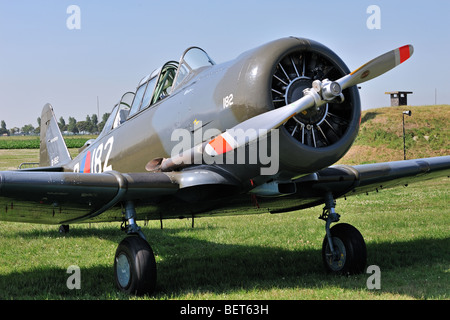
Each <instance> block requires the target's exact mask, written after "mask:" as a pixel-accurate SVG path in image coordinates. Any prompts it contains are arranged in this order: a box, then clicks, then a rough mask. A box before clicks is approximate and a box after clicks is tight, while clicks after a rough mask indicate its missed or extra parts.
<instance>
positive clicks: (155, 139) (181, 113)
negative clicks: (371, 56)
mask: <svg viewBox="0 0 450 320" xmlns="http://www.w3.org/2000/svg"><path fill="white" fill-rule="evenodd" d="M302 50H303V51H302ZM292 52H294V53H295V54H297V52H300V53H301V52H308V54H311V55H312V57H313V58H314V59H316V60H317V61H314V63H315V64H316V65H319V66H320V64H319V63H320V61H321V60H319V59H318V58H316V56H315V55H317V54H318V53H320V54H322V55H323V56H325V57H328V56H330V57H331V58H330V60H331V61H332V62H333V63H334V67H335V68H336V69H337V72H336V74H345V73H346V72H348V70H347V68H346V66H345V65H344V64H343V63H342V62H341V61H340V60H339V59H338V58H337V57H336V56H335V55H334V54H333V53H332V52H331V51H330V50H329V49H327V48H325V47H323V46H322V45H320V44H318V43H316V42H313V41H310V40H306V39H297V38H285V39H280V40H277V41H274V42H271V43H268V44H266V45H263V46H261V47H258V48H256V49H253V50H250V51H247V52H245V53H243V54H241V55H240V56H239V57H237V58H236V59H234V60H232V61H229V62H226V63H222V64H209V65H208V64H206V65H203V66H200V67H199V68H196V69H193V70H190V72H189V73H188V75H187V76H185V78H184V79H183V80H182V81H179V82H178V83H177V84H175V83H174V84H173V87H172V91H171V92H170V94H168V95H167V96H165V97H164V98H162V99H160V100H158V101H156V102H155V103H151V104H149V105H147V106H143V107H141V109H140V110H138V111H137V112H133V114H132V115H130V116H128V118H127V119H126V121H124V122H123V123H122V124H120V125H118V126H116V127H115V128H105V130H104V131H103V132H102V134H101V135H100V136H99V138H98V139H97V140H96V141H94V142H93V143H92V144H91V145H90V146H89V147H88V148H86V149H85V150H83V152H82V153H80V155H78V156H77V157H76V158H75V159H74V160H73V161H72V162H70V163H69V164H68V165H66V166H65V167H64V170H65V171H76V172H91V173H92V172H93V173H100V172H104V171H110V170H115V171H118V172H123V173H127V172H145V171H146V165H147V164H148V163H149V161H151V160H152V159H155V158H170V157H171V156H173V155H174V154H175V153H177V152H182V151H184V149H186V148H187V147H194V146H195V145H198V144H201V143H202V142H204V141H207V140H210V139H211V138H212V137H214V136H216V135H218V134H220V133H221V132H224V131H225V130H227V129H229V128H232V127H234V126H235V125H236V124H238V123H240V122H242V121H244V120H247V119H249V118H251V117H254V116H256V115H259V114H262V113H264V112H267V111H269V110H272V109H274V108H275V107H276V106H274V104H275V103H274V98H273V95H274V91H277V90H273V89H271V88H273V86H274V85H273V83H274V81H275V80H274V79H278V77H276V72H278V71H277V70H278V69H279V68H280V67H279V66H280V65H281V68H282V62H281V61H282V59H285V57H286V55H290V54H293V53H292ZM205 54H206V53H205ZM313 58H311V59H313ZM321 59H323V57H321ZM291 60H292V61H293V59H292V58H291ZM304 60H306V58H304ZM336 60H338V61H336ZM182 62H183V58H182V60H180V63H179V66H181V65H182ZM292 64H293V65H294V62H292ZM299 64H300V62H299ZM304 64H306V63H304ZM294 67H295V65H294ZM179 68H180V67H179ZM295 69H296V72H298V71H297V68H295ZM298 69H300V68H298ZM316 69H317V67H316ZM324 69H325V67H324ZM311 70H313V69H311ZM283 71H284V69H283ZM284 72H285V73H287V72H286V71H284ZM314 72H315V71H314ZM161 77H162V74H161ZM287 77H288V78H289V77H290V76H289V75H287ZM294 77H295V76H292V78H294ZM314 77H317V76H316V75H313V71H311V74H310V75H309V74H307V73H306V72H305V71H304V74H303V75H302V76H300V77H297V78H296V79H293V80H292V81H291V82H290V84H289V86H288V87H287V88H286V96H287V95H288V94H289V96H290V99H294V98H298V94H299V93H298V91H299V90H300V89H301V88H302V87H301V85H303V82H305V83H306V82H308V81H310V80H312V79H314ZM145 79H146V78H145ZM178 80H179V79H178ZM175 81H177V80H175ZM284 82H287V80H285V81H283V83H284ZM141 83H142V81H141ZM141 83H140V85H141ZM148 83H149V84H148V86H149V87H150V83H151V82H150V81H149V82H148ZM286 84H287V83H286ZM152 85H153V84H152ZM294 86H297V87H296V88H295V89H296V91H297V93H296V92H295V91H293V90H291V91H290V92H288V90H289V88H291V89H292V88H293V87H294ZM138 90H139V86H138V89H137V91H138ZM148 90H149V89H148ZM277 92H278V91H277ZM138 94H139V93H138V92H137V93H136V97H137V96H138ZM292 95H297V96H296V97H291V96H292ZM345 95H346V100H348V101H347V103H349V104H350V107H349V106H346V108H347V109H349V110H350V111H348V112H347V113H348V115H347V118H348V119H347V120H346V122H344V121H342V123H341V124H337V125H335V127H337V126H345V128H344V129H342V132H343V133H342V136H341V137H339V139H336V141H335V142H334V143H333V144H332V145H329V146H328V145H325V146H322V147H318V146H316V145H315V143H316V141H315V140H314V146H309V145H307V144H306V141H299V140H297V139H295V138H294V137H293V136H294V135H293V134H291V132H289V131H288V130H286V129H285V128H284V127H282V128H281V129H280V130H279V132H277V134H276V136H275V135H270V134H269V136H268V139H269V140H268V141H269V144H268V147H267V146H266V142H264V143H263V145H258V146H256V149H252V150H250V149H249V147H247V148H246V150H243V151H242V152H243V153H242V154H241V155H240V158H237V157H239V156H238V155H236V154H235V155H234V158H233V159H231V160H230V159H228V160H229V161H226V159H225V158H224V159H223V160H222V162H221V163H220V162H218V163H214V165H216V166H218V167H222V168H224V169H225V170H226V171H227V172H231V173H232V174H233V175H235V176H236V177H239V179H240V180H242V181H245V180H248V179H252V180H254V181H256V183H257V184H261V183H264V182H266V181H268V180H270V179H274V178H278V179H291V178H293V177H296V176H299V175H302V174H306V173H310V172H313V171H315V170H318V169H321V168H324V167H326V166H329V165H331V164H333V163H334V162H336V161H337V160H339V159H340V158H341V157H342V156H343V155H344V154H345V152H346V151H347V150H348V149H349V148H350V146H351V144H352V142H353V140H354V139H355V137H356V133H357V131H358V130H357V129H358V125H359V117H360V105H359V95H358V92H357V89H356V88H350V89H348V92H346V93H345ZM135 99H136V98H135ZM289 102H290V101H289V100H288V98H286V103H285V104H287V103H289ZM319 112H320V110H319V111H317V112H316V113H319ZM324 112H325V113H324ZM327 112H328V106H327V109H326V110H324V111H323V113H324V114H325V115H323V116H322V117H323V119H319V120H320V121H322V122H323V120H325V121H326V118H325V117H326V116H328V114H327ZM330 114H331V112H330ZM112 116H113V115H112ZM314 117H315V118H317V115H316V114H315V115H312V116H310V118H311V119H313V118H314ZM310 118H308V119H310ZM319 120H317V119H315V120H314V119H313V120H311V121H316V122H318V121H319ZM301 121H303V122H305V121H304V120H302V119H299V120H298V123H300V124H301V125H302V128H303V129H302V130H303V131H307V129H306V128H310V127H311V128H313V126H314V125H315V124H314V123H313V122H311V123H312V124H306V122H305V124H304V123H302V122H301ZM308 121H309V120H308ZM322 122H321V123H322ZM330 122H331V120H330ZM317 127H318V126H317ZM330 127H331V125H330ZM257 129H258V128H255V130H257ZM319 129H320V128H319ZM298 130H300V129H298ZM295 131H297V129H296V130H295ZM311 131H312V136H313V138H314V129H311ZM320 131H321V132H322V135H324V134H323V130H320ZM329 131H335V130H334V129H333V128H331V130H329ZM294 133H295V132H294ZM244 134H245V133H244ZM317 135H319V131H317V132H316V136H317ZM310 136H311V135H310ZM275 139H276V141H275ZM303 139H304V138H303ZM314 139H315V138H314ZM325 139H326V137H325ZM301 142H303V143H301ZM274 143H275V144H274ZM262 146H264V148H266V149H267V150H262V149H258V148H262ZM255 150H256V151H255ZM252 152H253V153H255V155H254V157H253V158H252V154H251V153H252ZM275 156H276V157H275ZM243 159H244V160H243ZM255 159H256V161H255ZM275 161H276V162H277V163H275ZM201 163H202V161H200V163H196V164H201ZM203 163H204V161H203ZM242 164H244V165H242ZM262 166H265V167H271V166H272V167H273V168H275V169H276V170H275V171H270V170H269V174H265V175H261V170H260V169H261V167H262Z"/></svg>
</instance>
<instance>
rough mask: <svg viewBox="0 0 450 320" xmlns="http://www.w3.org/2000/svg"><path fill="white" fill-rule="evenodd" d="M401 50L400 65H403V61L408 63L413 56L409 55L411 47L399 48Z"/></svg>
mask: <svg viewBox="0 0 450 320" xmlns="http://www.w3.org/2000/svg"><path fill="white" fill-rule="evenodd" d="M398 49H399V50H400V63H402V62H403V61H406V60H408V59H409V57H410V56H411V55H410V54H409V46H403V47H400V48H398Z"/></svg>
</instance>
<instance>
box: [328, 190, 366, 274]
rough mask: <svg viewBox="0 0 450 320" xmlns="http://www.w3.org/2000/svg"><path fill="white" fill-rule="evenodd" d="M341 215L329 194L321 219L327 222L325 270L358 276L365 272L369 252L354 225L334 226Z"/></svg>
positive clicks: (342, 224)
mask: <svg viewBox="0 0 450 320" xmlns="http://www.w3.org/2000/svg"><path fill="white" fill-rule="evenodd" d="M339 217H340V216H339V214H337V213H336V211H335V201H334V199H333V196H332V195H331V194H330V193H328V194H327V195H326V198H325V207H324V209H323V213H322V215H321V216H320V217H319V218H320V219H322V220H325V221H326V223H325V231H326V235H325V238H324V239H323V243H322V260H323V264H324V266H325V269H326V271H327V272H329V273H336V274H342V275H347V274H358V273H362V272H364V269H365V266H366V261H367V251H366V244H365V242H364V238H363V237H362V235H361V233H360V232H359V231H358V229H356V228H355V227H353V226H352V225H349V224H346V223H341V224H337V225H335V226H333V227H332V228H331V229H330V225H331V223H333V222H338V221H339Z"/></svg>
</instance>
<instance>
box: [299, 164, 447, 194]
mask: <svg viewBox="0 0 450 320" xmlns="http://www.w3.org/2000/svg"><path fill="white" fill-rule="evenodd" d="M449 175H450V156H444V157H435V158H425V159H414V160H404V161H393V162H384V163H374V164H364V165H356V166H345V165H336V166H331V167H329V168H326V169H323V170H320V171H318V172H316V173H313V174H310V175H307V176H304V177H302V178H300V179H298V180H296V185H297V190H301V191H299V196H300V197H301V198H309V199H315V201H317V202H319V203H320V202H323V201H322V200H321V199H322V198H323V196H324V194H325V193H326V192H331V193H332V194H333V196H334V197H335V198H338V197H342V196H350V195H355V194H360V193H366V192H369V191H376V190H381V189H386V188H391V187H395V186H399V185H407V184H410V183H413V182H418V181H423V180H428V179H433V178H438V177H443V176H449Z"/></svg>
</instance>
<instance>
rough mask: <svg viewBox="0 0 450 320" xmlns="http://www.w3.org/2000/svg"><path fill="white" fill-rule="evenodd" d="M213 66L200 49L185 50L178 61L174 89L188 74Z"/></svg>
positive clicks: (212, 62)
mask: <svg viewBox="0 0 450 320" xmlns="http://www.w3.org/2000/svg"><path fill="white" fill-rule="evenodd" d="M214 64H215V63H214V61H212V59H211V58H210V57H209V56H208V54H207V53H206V52H205V51H203V50H202V49H200V48H198V47H191V48H189V49H187V50H186V51H185V52H184V54H183V56H182V57H181V59H180V64H179V67H178V74H177V76H176V80H175V85H174V87H176V86H178V85H179V84H180V83H181V82H182V81H183V80H184V79H185V78H186V76H187V75H188V74H189V73H190V72H192V71H194V70H196V69H199V68H201V67H206V66H212V65H214Z"/></svg>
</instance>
